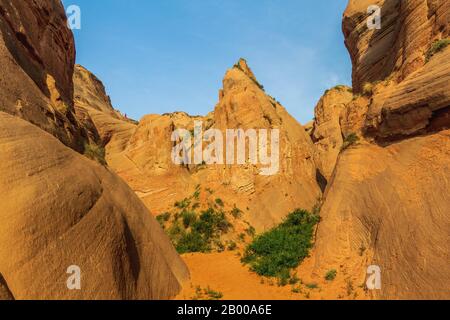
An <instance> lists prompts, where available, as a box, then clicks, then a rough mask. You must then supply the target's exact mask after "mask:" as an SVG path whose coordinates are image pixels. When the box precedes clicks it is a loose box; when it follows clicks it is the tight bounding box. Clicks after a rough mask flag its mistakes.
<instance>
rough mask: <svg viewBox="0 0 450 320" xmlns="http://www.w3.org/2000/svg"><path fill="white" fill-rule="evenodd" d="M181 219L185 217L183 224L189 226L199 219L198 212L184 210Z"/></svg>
mask: <svg viewBox="0 0 450 320" xmlns="http://www.w3.org/2000/svg"><path fill="white" fill-rule="evenodd" d="M181 219H183V225H184V227H185V228H189V227H190V226H191V225H193V224H194V223H195V221H197V214H196V213H195V212H192V211H183V212H182V213H181Z"/></svg>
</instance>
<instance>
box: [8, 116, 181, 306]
mask: <svg viewBox="0 0 450 320" xmlns="http://www.w3.org/2000/svg"><path fill="white" fill-rule="evenodd" d="M0 145H1V148H2V150H3V152H2V153H1V154H0V163H1V165H0V172H1V173H2V180H1V183H0V190H1V192H0V194H1V196H0V201H1V203H2V214H1V216H0V220H1V223H0V226H1V227H0V229H1V230H0V238H1V239H0V243H1V244H2V245H1V246H0V270H1V273H2V275H3V277H4V279H5V280H6V282H7V283H8V287H9V290H10V291H11V292H12V294H13V296H14V298H16V299H160V298H168V297H170V296H172V295H174V294H176V293H177V292H178V290H179V289H180V283H181V282H183V281H184V280H186V278H187V271H186V268H185V266H184V264H183V263H182V261H181V260H180V258H179V256H178V255H177V253H176V252H175V250H174V249H173V247H172V245H171V244H170V242H169V241H168V239H167V237H166V235H165V234H164V232H163V231H162V229H161V228H160V226H159V224H158V223H157V222H156V221H155V220H154V218H153V217H151V215H150V213H149V212H148V210H147V209H146V208H145V206H144V205H143V204H142V203H141V202H140V201H139V199H138V198H137V197H136V195H135V194H134V193H133V191H131V190H130V189H129V188H128V187H127V185H126V184H125V183H124V182H122V180H121V179H120V178H118V177H117V176H115V174H113V173H111V172H110V171H109V170H108V169H107V168H104V167H102V166H100V165H98V164H96V163H95V162H93V161H91V160H88V159H87V158H85V157H83V156H82V155H79V154H78V153H76V152H74V151H72V150H71V149H68V148H67V147H65V146H64V145H62V144H61V143H60V142H59V141H58V140H56V139H55V138H54V137H52V136H51V135H49V134H47V133H45V132H43V131H42V130H40V129H39V128H37V127H35V126H33V125H31V124H29V123H27V122H25V121H23V120H21V119H19V118H16V117H13V116H10V115H7V114H5V113H1V114H0ZM80 172H82V173H83V174H80ZM71 265H77V266H79V267H80V268H81V271H82V289H81V290H80V291H77V290H74V291H70V290H68V289H67V287H66V280H67V278H68V275H67V274H66V270H67V268H68V267H69V266H71Z"/></svg>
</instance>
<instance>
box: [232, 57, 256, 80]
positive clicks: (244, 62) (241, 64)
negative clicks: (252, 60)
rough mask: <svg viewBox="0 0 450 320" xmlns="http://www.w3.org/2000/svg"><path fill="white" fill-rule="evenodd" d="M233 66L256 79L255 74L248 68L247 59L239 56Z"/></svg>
mask: <svg viewBox="0 0 450 320" xmlns="http://www.w3.org/2000/svg"><path fill="white" fill-rule="evenodd" d="M233 68H236V69H239V70H241V71H242V72H244V73H245V74H246V75H247V76H248V77H249V78H251V79H253V80H256V77H255V75H254V74H253V71H252V70H251V69H250V67H249V66H248V64H247V60H245V59H244V58H240V59H239V61H238V62H237V63H236V64H235V65H234V66H233Z"/></svg>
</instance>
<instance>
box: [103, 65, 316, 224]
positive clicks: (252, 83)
mask: <svg viewBox="0 0 450 320" xmlns="http://www.w3.org/2000/svg"><path fill="white" fill-rule="evenodd" d="M196 120H197V121H203V130H204V131H206V130H207V129H209V128H215V129H219V130H221V131H222V132H223V135H224V137H225V130H226V129H244V130H247V129H257V130H258V129H275V128H278V129H279V130H280V155H281V156H280V169H279V172H278V174H276V175H273V176H262V175H260V174H259V173H260V169H261V168H262V167H266V166H265V165H252V164H250V163H247V164H246V165H222V164H217V165H209V166H208V165H190V166H179V165H175V164H173V162H172V159H171V152H172V148H173V146H174V143H173V142H172V141H171V135H172V132H173V131H174V130H175V129H176V128H179V129H187V130H193V128H194V121H196ZM269 141H270V139H269ZM224 144H225V143H224ZM206 145H207V144H206V143H205V146H206ZM107 150H108V157H107V159H108V163H109V164H110V165H111V167H112V168H114V170H115V171H116V172H117V173H118V174H119V175H120V176H121V177H123V178H124V179H125V180H126V181H127V182H128V183H129V184H130V185H131V187H132V188H133V190H135V191H136V192H138V195H140V197H141V198H142V199H143V201H144V202H145V203H146V204H147V205H148V207H149V208H150V209H151V210H152V211H153V212H154V213H155V214H157V213H163V212H164V211H165V210H167V209H168V208H170V207H172V206H173V203H174V202H175V201H176V200H181V199H183V198H184V197H186V196H188V195H190V194H192V192H193V191H194V190H195V187H196V186H197V185H198V184H201V185H202V186H203V187H207V188H209V189H212V190H214V195H215V196H216V197H220V198H222V199H223V200H224V201H225V202H226V203H229V204H236V205H237V206H238V207H239V208H241V209H242V210H243V211H244V213H245V217H246V219H247V220H248V221H249V222H250V223H251V224H252V225H254V226H255V227H256V228H257V229H258V230H263V229H265V228H269V227H271V226H273V225H274V224H275V223H278V222H280V221H281V219H282V218H283V217H285V216H286V215H287V214H288V213H289V212H290V211H292V210H293V209H295V208H298V207H301V208H306V209H311V208H312V207H313V206H314V205H315V204H316V202H317V199H318V198H319V197H320V195H321V190H320V188H319V186H318V184H317V181H316V179H317V168H316V165H315V162H314V158H313V157H314V155H313V144H312V142H311V139H310V138H309V136H308V134H307V133H306V132H305V129H304V128H303V127H302V126H301V125H300V124H298V122H297V121H295V119H294V118H292V117H291V116H290V115H289V114H288V113H287V112H286V110H285V109H284V108H283V107H282V106H281V105H280V104H279V103H278V102H277V101H276V100H274V99H273V98H272V97H270V96H268V95H267V94H266V93H265V92H264V91H263V89H262V86H261V85H260V84H259V83H258V82H257V80H256V78H255V76H254V75H253V73H252V72H251V70H250V68H249V67H248V66H247V63H246V62H245V61H244V60H240V61H239V62H238V63H237V64H236V66H235V67H233V68H232V69H230V70H228V72H227V73H226V75H225V77H224V80H223V89H222V90H221V91H220V94H219V103H218V104H217V106H216V107H215V110H214V112H213V113H211V114H209V115H207V116H205V117H190V116H188V115H187V114H185V113H174V114H168V115H162V116H160V115H149V116H146V117H144V118H143V119H142V120H141V121H140V123H139V125H138V127H137V129H136V131H135V133H134V134H133V135H132V137H131V138H130V139H129V141H128V142H127V145H126V147H125V148H124V149H122V150H118V149H116V151H115V152H112V149H111V148H110V147H109V145H108V146H107ZM117 151H120V152H117ZM224 154H226V153H225V150H224ZM275 203H276V206H274V204H275Z"/></svg>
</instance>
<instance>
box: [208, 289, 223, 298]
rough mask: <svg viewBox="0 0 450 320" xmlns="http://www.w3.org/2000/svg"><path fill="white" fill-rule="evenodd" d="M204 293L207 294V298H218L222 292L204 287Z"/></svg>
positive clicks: (221, 295) (221, 296)
mask: <svg viewBox="0 0 450 320" xmlns="http://www.w3.org/2000/svg"><path fill="white" fill-rule="evenodd" d="M205 294H206V295H207V296H208V298H209V300H220V299H222V298H223V294H222V292H219V291H214V290H212V289H211V288H210V287H208V288H206V289H205Z"/></svg>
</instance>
